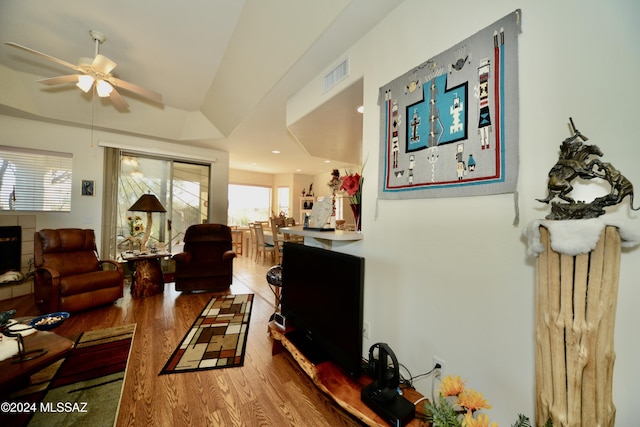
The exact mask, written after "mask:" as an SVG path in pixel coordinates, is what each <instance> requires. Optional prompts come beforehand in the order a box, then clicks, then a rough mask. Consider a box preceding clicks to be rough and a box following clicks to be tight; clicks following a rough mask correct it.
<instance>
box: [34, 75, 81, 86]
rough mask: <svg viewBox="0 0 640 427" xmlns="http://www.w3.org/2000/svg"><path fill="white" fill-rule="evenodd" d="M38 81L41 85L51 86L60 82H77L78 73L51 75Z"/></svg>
mask: <svg viewBox="0 0 640 427" xmlns="http://www.w3.org/2000/svg"><path fill="white" fill-rule="evenodd" d="M38 83H42V84H43V85H48V86H53V85H59V84H62V83H78V74H69V75H68V76H59V77H51V78H48V79H40V80H38Z"/></svg>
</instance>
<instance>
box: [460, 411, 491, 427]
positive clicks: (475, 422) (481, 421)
mask: <svg viewBox="0 0 640 427" xmlns="http://www.w3.org/2000/svg"><path fill="white" fill-rule="evenodd" d="M462 426H463V427H498V423H496V422H493V423H491V424H489V416H488V415H487V414H478V419H474V418H473V414H472V413H471V411H467V413H466V414H465V416H464V420H462Z"/></svg>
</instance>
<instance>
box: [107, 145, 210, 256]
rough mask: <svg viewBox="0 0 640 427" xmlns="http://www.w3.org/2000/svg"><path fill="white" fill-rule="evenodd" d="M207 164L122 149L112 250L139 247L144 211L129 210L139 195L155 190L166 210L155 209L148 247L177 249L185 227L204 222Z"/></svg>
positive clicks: (144, 226)
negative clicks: (113, 246) (115, 240)
mask: <svg viewBox="0 0 640 427" xmlns="http://www.w3.org/2000/svg"><path fill="white" fill-rule="evenodd" d="M209 169H210V168H209V165H202V164H196V163H188V162H183V161H176V160H170V159H163V158H158V157H150V156H146V155H140V154H135V153H127V152H122V153H121V155H120V175H119V179H118V198H117V214H116V215H117V218H116V228H117V242H116V252H117V256H119V255H120V254H121V253H122V252H125V251H129V250H139V247H138V245H139V239H140V238H141V237H142V235H143V234H144V231H145V230H146V227H147V214H146V213H144V212H131V211H130V210H129V208H130V207H131V206H132V205H133V204H134V203H135V202H136V201H137V200H138V199H139V198H140V196H142V195H143V194H147V193H150V194H153V195H154V196H156V197H157V198H158V200H159V201H160V203H161V204H162V206H163V207H164V208H165V210H166V212H164V213H160V212H153V213H152V214H151V215H152V226H151V236H150V238H149V241H148V243H147V247H148V248H157V249H160V250H162V249H166V250H167V251H171V252H178V251H180V250H181V247H182V238H183V237H184V231H185V230H186V229H187V227H189V226H190V225H192V224H200V223H203V222H207V210H208V203H209V177H210V170H209Z"/></svg>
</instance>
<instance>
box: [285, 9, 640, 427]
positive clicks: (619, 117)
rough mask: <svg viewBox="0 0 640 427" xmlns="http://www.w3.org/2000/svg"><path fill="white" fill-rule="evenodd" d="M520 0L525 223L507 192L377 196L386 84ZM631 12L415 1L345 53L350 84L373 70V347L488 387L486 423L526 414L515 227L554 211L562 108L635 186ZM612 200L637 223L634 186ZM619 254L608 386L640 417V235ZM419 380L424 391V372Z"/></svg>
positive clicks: (366, 217) (369, 302) (413, 366)
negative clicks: (551, 194) (639, 398)
mask: <svg viewBox="0 0 640 427" xmlns="http://www.w3.org/2000/svg"><path fill="white" fill-rule="evenodd" d="M516 8H521V9H522V34H521V35H520V37H519V49H520V50H519V56H520V58H519V70H520V174H519V186H518V187H519V188H518V191H519V195H520V196H519V206H520V225H519V226H518V227H514V226H513V225H512V222H513V219H514V198H513V195H498V196H483V197H467V198H448V199H422V200H407V201H390V200H377V199H376V196H377V188H376V184H375V183H376V182H377V180H378V176H377V174H378V170H377V165H378V160H379V153H378V150H379V141H380V137H379V124H380V123H379V106H378V103H377V101H378V89H379V88H380V87H381V86H383V85H385V84H386V83H388V82H389V81H391V80H393V79H394V78H396V77H398V76H399V75H401V74H404V73H405V72H406V71H407V70H410V69H411V67H413V66H416V65H418V64H420V63H422V62H423V61H425V60H427V59H429V58H430V57H432V56H434V55H437V54H438V53H440V52H441V51H443V50H446V49H448V48H449V47H451V46H453V45H455V44H456V43H458V42H459V41H461V40H463V39H465V38H467V37H469V36H471V35H473V34H474V33H475V32H476V31H478V30H480V29H482V28H484V27H485V26H487V25H490V24H491V23H493V22H494V21H496V20H498V19H500V18H502V17H503V16H505V15H507V14H509V13H511V12H513V11H514V10H515V9H516ZM638 18H640V5H639V3H637V2H635V0H626V1H622V0H617V1H613V2H607V3H605V2H599V1H577V0H571V1H569V0H566V1H563V2H553V3H552V2H549V1H539V0H522V1H520V2H517V3H516V2H512V1H508V0H502V1H497V0H496V1H491V2H478V1H475V0H460V1H457V2H449V1H444V0H431V1H428V2H426V1H422V0H406V1H405V2H404V3H402V4H401V5H400V6H399V7H398V8H396V9H395V10H394V11H393V12H392V13H391V14H389V16H388V17H387V18H386V19H385V20H384V21H382V22H381V23H380V24H379V25H378V26H377V27H376V28H375V29H374V30H372V31H371V32H370V33H369V34H368V35H366V36H365V37H364V38H363V39H361V40H360V41H359V42H358V43H356V44H355V45H354V46H352V48H351V49H350V50H349V51H348V52H346V53H345V54H348V55H349V57H350V58H351V64H352V75H351V77H350V78H349V79H348V80H346V81H345V82H344V83H343V85H344V86H346V85H348V84H350V80H351V79H357V78H359V77H361V75H364V82H365V83H364V84H365V87H364V97H365V103H364V106H365V115H364V147H363V157H365V158H366V157H367V156H368V161H367V164H366V167H365V170H364V176H365V180H366V181H365V185H364V196H363V203H364V207H363V226H362V230H363V233H364V240H362V241H361V242H358V243H353V244H350V245H346V246H345V251H349V252H352V253H357V254H361V255H363V256H365V257H366V263H367V270H366V278H365V280H366V285H365V320H367V321H369V322H370V323H371V339H370V340H365V343H364V344H365V351H366V350H367V349H368V348H369V346H370V345H371V344H373V343H375V342H379V341H382V342H387V343H389V344H390V345H391V347H392V348H393V349H394V351H395V352H396V354H397V356H398V357H399V359H400V361H401V362H402V363H403V364H404V365H406V366H407V367H408V368H409V369H410V370H411V372H412V373H413V374H418V373H422V372H425V371H428V370H429V369H431V366H432V358H433V356H434V355H437V356H439V357H440V358H442V359H444V360H445V361H446V363H447V364H446V370H447V373H451V374H455V375H461V376H462V377H463V378H466V379H467V380H468V383H467V384H468V386H470V387H472V388H474V389H476V390H479V391H481V392H482V393H483V394H484V395H485V397H486V398H487V399H488V400H489V401H490V403H491V404H492V405H493V409H492V410H490V411H489V415H490V416H491V419H492V421H493V420H495V421H498V422H499V424H500V425H503V426H507V425H511V424H512V423H513V422H515V420H516V415H517V414H518V413H524V414H527V415H529V416H530V417H531V418H532V419H533V417H534V416H535V395H534V387H535V378H534V372H535V354H534V352H535V337H534V302H535V301H534V286H535V285H534V283H535V282H534V280H535V267H534V265H535V260H534V259H533V258H530V257H528V256H527V255H526V246H525V242H524V239H523V238H522V230H523V229H524V228H525V227H526V226H527V224H529V223H530V222H531V221H533V220H535V219H540V218H543V217H544V216H545V215H547V214H548V213H549V207H548V206H547V205H544V204H541V203H539V202H536V201H535V198H540V197H543V196H544V195H545V194H546V184H547V172H548V171H549V169H550V167H551V166H552V165H553V164H554V163H555V161H556V160H557V158H558V147H559V145H560V142H561V141H562V140H563V139H565V138H566V137H568V136H570V134H569V128H568V119H569V117H573V118H574V120H575V122H576V125H577V126H578V128H579V129H580V130H581V131H582V132H583V133H584V134H586V135H587V136H588V137H589V138H590V140H589V143H591V144H597V145H598V146H599V147H600V148H601V149H602V150H603V152H604V154H605V155H604V161H609V162H611V163H612V164H614V165H615V166H616V167H617V168H618V169H620V170H621V171H622V172H623V173H624V174H625V175H626V176H627V177H628V178H629V179H630V180H631V181H632V182H635V183H636V184H637V185H638V186H640V168H638V161H640V144H639V143H638V138H639V136H638V135H639V134H638V128H637V126H636V123H637V120H638V119H637V117H636V116H637V113H638V111H640V110H639V109H638V107H637V100H638V99H640V87H639V86H638V85H637V84H636V82H635V80H637V78H638V76H639V75H640V49H638V47H637V43H638V40H640V25H638V22H637V20H638ZM343 56H344V55H341V58H342V57H343ZM354 70H355V71H354ZM321 77H322V74H320V75H319V76H318V77H317V79H315V80H313V81H312V82H310V84H309V85H308V86H307V87H306V88H305V89H304V90H303V91H301V93H300V97H299V98H297V99H295V100H294V101H295V102H291V105H296V106H297V107H298V108H302V109H303V110H306V111H308V110H310V109H311V108H313V107H315V106H317V105H318V104H320V103H321V102H322V94H320V93H319V90H318V88H321V87H322V85H321V84H320V79H321ZM289 113H290V112H289V111H288V115H289ZM295 114H296V113H295V112H291V115H292V116H293V115H295ZM299 114H303V113H299ZM636 205H640V197H638V198H637V200H636ZM612 211H613V212H612V213H608V214H607V216H606V217H605V218H613V217H620V218H627V219H631V220H633V222H632V223H633V228H634V229H635V230H636V231H638V228H639V227H640V218H639V215H638V214H637V213H635V212H630V211H629V210H628V200H625V201H624V203H623V205H622V206H620V207H617V208H615V209H612ZM621 264H622V266H621V273H620V290H619V300H618V311H617V323H616V335H615V348H616V352H617V360H616V364H615V371H614V390H613V393H614V395H613V398H614V403H615V404H616V406H617V421H618V423H617V425H621V426H627V425H635V424H637V418H638V417H639V416H640V406H638V404H637V402H636V401H635V400H636V399H635V397H634V396H635V394H636V389H637V385H638V383H640V365H639V364H638V363H637V361H638V357H639V356H638V355H639V354H640V335H638V332H637V329H638V325H639V324H640V321H639V319H638V314H637V310H635V306H636V304H637V303H638V301H640V287H638V283H637V282H638V279H637V278H638V277H639V276H640V249H638V248H636V249H635V250H626V249H625V250H623V254H622V261H621ZM416 385H417V388H418V389H419V391H421V392H422V393H424V394H427V395H430V388H431V382H430V380H429V379H425V380H421V381H418V382H417V383H416ZM543 421H544V420H543Z"/></svg>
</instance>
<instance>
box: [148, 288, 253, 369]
mask: <svg viewBox="0 0 640 427" xmlns="http://www.w3.org/2000/svg"><path fill="white" fill-rule="evenodd" d="M252 307H253V294H246V295H222V296H217V297H213V298H211V300H210V301H209V302H208V303H207V305H206V306H205V307H204V310H202V313H201V314H200V316H198V318H197V319H196V321H195V322H193V326H191V329H190V330H189V332H187V335H186V336H185V337H184V338H183V340H182V342H181V343H180V345H179V346H178V348H177V349H176V350H175V351H174V352H173V355H171V357H170V358H169V360H168V361H167V363H166V365H165V366H164V368H162V371H161V372H160V374H159V375H162V374H173V373H176V372H192V371H199V370H204V369H220V368H232V367H236V366H242V365H243V364H244V353H245V348H246V346H247V333H248V332H249V319H250V317H251V308H252Z"/></svg>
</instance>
